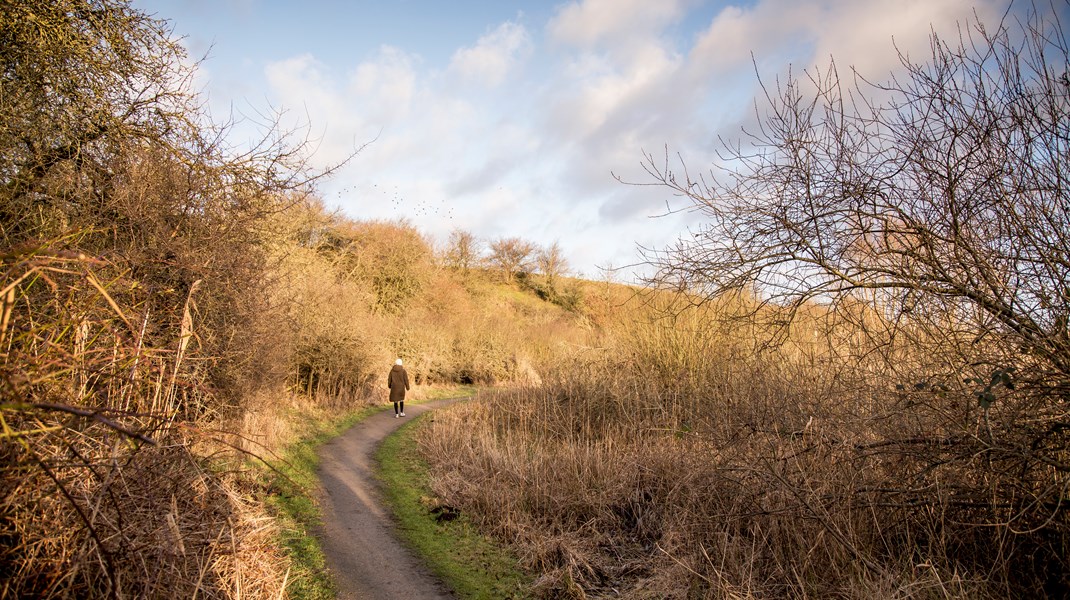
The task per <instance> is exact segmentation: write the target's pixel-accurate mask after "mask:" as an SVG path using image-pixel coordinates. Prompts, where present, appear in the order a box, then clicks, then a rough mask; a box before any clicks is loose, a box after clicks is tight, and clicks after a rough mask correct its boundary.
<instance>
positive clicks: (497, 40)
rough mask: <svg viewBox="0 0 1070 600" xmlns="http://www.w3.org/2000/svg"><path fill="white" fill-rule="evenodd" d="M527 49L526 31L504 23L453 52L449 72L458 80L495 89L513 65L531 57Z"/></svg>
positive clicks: (527, 38)
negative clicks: (473, 44)
mask: <svg viewBox="0 0 1070 600" xmlns="http://www.w3.org/2000/svg"><path fill="white" fill-rule="evenodd" d="M531 50H532V42H531V36H529V35H528V32H527V29H525V28H524V27H523V26H522V25H519V24H517V23H513V22H506V23H502V24H501V25H499V26H498V28H497V29H495V30H494V31H491V32H490V33H488V34H486V35H484V36H483V37H481V38H479V41H478V42H476V45H475V46H471V47H467V48H461V49H459V50H457V51H456V52H454V53H453V58H452V59H451V60H450V67H449V70H450V71H451V72H453V73H456V74H457V75H459V76H460V77H461V78H462V79H465V80H468V81H477V82H480V83H483V84H485V85H487V86H496V85H499V84H500V83H501V82H502V81H504V80H505V78H506V76H508V75H509V72H510V70H511V69H512V68H513V67H514V66H515V65H516V64H517V63H519V62H521V61H522V60H524V59H525V58H527V57H528V56H529V55H530V54H531Z"/></svg>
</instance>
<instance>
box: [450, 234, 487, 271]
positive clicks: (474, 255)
mask: <svg viewBox="0 0 1070 600" xmlns="http://www.w3.org/2000/svg"><path fill="white" fill-rule="evenodd" d="M446 244H447V245H446V255H445V257H444V258H445V262H446V266H447V267H449V268H451V269H454V270H457V271H460V272H461V273H463V274H466V275H467V274H468V271H469V270H470V269H471V268H472V267H474V266H476V264H477V263H478V262H479V255H480V248H479V240H477V239H476V236H475V235H473V234H472V232H470V231H465V230H463V229H454V230H453V231H451V232H450V239H449V241H448V242H447V243H446Z"/></svg>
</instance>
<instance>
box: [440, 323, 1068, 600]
mask: <svg viewBox="0 0 1070 600" xmlns="http://www.w3.org/2000/svg"><path fill="white" fill-rule="evenodd" d="M735 308H739V307H738V306H737V307H720V308H710V307H707V308H706V309H700V310H698V311H684V312H682V313H677V314H676V317H675V319H674V320H671V321H669V322H666V321H664V320H661V321H646V320H643V319H638V320H636V321H635V322H631V323H627V324H625V327H623V328H622V329H620V330H618V331H617V332H616V333H615V337H616V340H617V342H616V343H615V344H614V345H613V346H612V347H608V348H606V350H605V351H587V352H585V353H578V354H576V355H574V356H572V357H571V359H570V360H568V361H566V363H565V364H562V365H560V367H559V368H558V369H556V370H555V371H553V372H552V373H547V374H544V383H543V385H541V386H537V387H528V388H522V389H515V390H510V391H501V392H497V393H493V394H486V395H484V396H482V397H480V398H479V399H478V400H477V401H475V402H472V403H469V404H467V405H462V406H458V407H456V408H454V409H452V410H451V411H449V412H448V413H446V414H444V415H442V416H440V417H438V418H436V419H435V421H434V422H433V423H432V424H431V425H430V426H429V427H428V429H427V431H426V432H425V434H424V435H423V437H422V444H423V446H424V450H425V454H426V456H427V457H428V459H429V460H430V461H431V462H432V463H433V465H434V468H433V469H432V471H433V472H435V473H438V476H437V479H436V481H435V484H434V485H435V487H436V489H437V492H438V493H439V494H441V495H442V496H443V497H444V498H445V499H446V501H447V502H450V503H451V504H454V505H456V506H458V507H461V508H462V510H465V511H467V512H468V513H469V514H471V515H473V516H475V517H476V518H477V519H479V520H480V521H481V524H482V525H483V526H484V527H485V528H487V530H488V531H491V532H494V533H495V534H497V535H499V536H501V537H502V538H503V539H506V540H515V542H516V543H517V545H518V546H519V549H520V552H521V556H522V557H523V559H524V562H525V564H526V565H527V566H528V567H529V568H531V569H532V570H533V571H535V572H537V573H540V574H541V575H542V577H541V579H540V590H541V591H542V592H543V595H544V596H546V597H574V598H595V597H606V598H609V597H621V596H623V597H636V598H639V597H651V596H653V597H663V598H782V597H800V598H805V597H820V598H825V597H843V598H872V597H899V598H936V597H940V598H945V597H957V598H997V597H1007V596H1014V597H1031V596H1037V595H1045V594H1051V593H1055V591H1056V590H1065V589H1066V585H1067V583H1068V582H1067V581H1066V573H1067V572H1070V571H1068V569H1067V563H1066V558H1065V557H1066V556H1067V554H1066V550H1067V548H1066V543H1067V537H1066V535H1067V527H1066V525H1067V522H1066V516H1065V512H1064V511H1061V510H1060V509H1059V507H1058V506H1057V505H1056V504H1057V501H1056V503H1052V504H1045V503H1050V502H1051V499H1052V498H1053V497H1054V498H1057V497H1058V496H1057V494H1058V489H1060V487H1061V486H1065V485H1066V482H1065V480H1064V479H1063V478H1061V477H1060V476H1059V475H1058V473H1057V472H1056V471H1055V470H1046V469H1045V468H1043V465H1042V464H1041V465H1039V466H1038V463H1036V462H1028V461H1026V460H1024V459H1023V457H1022V456H1021V455H1017V454H1015V453H1013V452H1010V451H1009V450H1006V449H1008V448H1012V447H1013V445H1012V444H1011V442H1010V441H1009V440H1010V439H1011V438H1014V437H1015V436H1019V435H1023V434H1022V432H1023V430H1024V429H1028V428H1030V427H1032V426H1033V425H1034V420H1038V421H1045V420H1046V422H1047V423H1049V424H1050V423H1051V422H1057V420H1058V419H1059V418H1062V417H1060V416H1059V415H1057V414H1045V413H1043V412H1030V411H1032V410H1033V409H1034V408H1035V407H1036V403H1035V402H1034V401H1033V400H1032V399H1030V398H1028V397H1027V396H1026V395H1023V396H1022V397H1014V396H1009V397H1006V398H1003V399H1002V404H1001V406H999V407H997V408H994V409H993V410H992V411H990V412H986V413H985V415H983V416H982V415H980V414H979V413H978V411H977V410H976V407H975V397H974V396H973V392H972V391H971V390H970V389H967V388H966V386H964V385H963V384H962V382H961V381H960V382H959V385H958V386H953V385H951V384H952V383H953V382H948V385H944V384H942V383H941V384H939V385H935V384H932V383H924V382H916V383H912V384H909V385H906V384H900V383H897V382H899V381H903V382H907V381H910V380H909V379H900V376H901V375H903V376H905V375H904V374H913V375H916V374H917V373H918V372H920V370H922V369H924V368H926V367H927V366H931V363H932V362H934V361H933V359H932V357H929V356H924V355H920V356H919V355H913V356H912V353H911V351H910V349H909V348H905V347H883V348H882V349H881V350H880V352H883V353H884V354H885V355H886V356H895V357H896V358H897V361H898V362H897V369H895V370H893V369H889V368H887V367H885V368H883V369H881V370H880V374H881V375H883V378H881V379H880V380H875V379H874V374H875V372H877V370H878V369H879V366H880V362H881V361H880V360H877V359H875V358H874V355H875V351H874V350H873V347H872V343H871V341H872V340H871V338H872V334H871V333H862V332H858V331H857V330H854V333H852V329H850V328H849V327H848V326H849V323H847V322H844V321H842V320H841V321H839V322H838V323H837V319H836V317H835V315H832V314H830V313H828V312H827V311H821V310H817V309H816V308H815V309H814V310H813V313H812V314H811V315H809V316H808V317H807V318H805V319H801V320H799V321H798V322H797V327H796V328H795V329H794V331H792V332H791V333H790V334H789V335H788V336H787V338H786V339H783V340H781V341H782V344H781V345H780V346H779V347H777V348H771V347H762V346H761V345H759V344H757V343H756V341H757V340H759V339H762V336H760V335H759V333H760V332H755V331H753V330H748V328H747V326H746V324H743V325H740V324H739V323H738V322H736V321H733V320H729V321H725V320H721V319H718V318H717V316H718V313H717V311H725V310H727V311H729V312H734V309H735ZM703 310H710V311H712V312H707V313H705V314H704V313H703ZM658 312H659V313H660V311H658ZM720 314H724V313H723V312H722V313H720ZM911 357H912V359H911ZM882 360H883V359H882ZM1023 415H1029V417H1030V418H1029V419H1024V418H1023ZM1052 419H1055V420H1056V421H1052ZM985 427H991V428H992V432H991V435H992V436H993V437H992V439H991V440H990V439H988V438H987V436H988V435H989V433H988V432H987V431H985ZM982 434H983V435H982ZM992 440H1001V441H999V443H998V444H997V442H993V441H992ZM999 448H1002V449H1003V450H1000V449H999ZM1043 451H1044V452H1051V450H1049V449H1048V448H1047V447H1045V448H1044V449H1043ZM1053 489H1054V490H1055V491H1054V492H1053V491H1052V490H1053ZM1053 493H1054V494H1056V495H1055V496H1053V495H1052V494H1053Z"/></svg>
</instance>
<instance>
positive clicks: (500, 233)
mask: <svg viewBox="0 0 1070 600" xmlns="http://www.w3.org/2000/svg"><path fill="white" fill-rule="evenodd" d="M133 5H134V6H135V7H136V8H138V9H141V10H144V11H146V12H149V13H152V14H155V15H156V16H157V17H159V18H163V19H167V20H169V21H170V22H171V24H172V26H173V27H174V32H175V35H177V36H183V37H184V44H185V45H186V47H187V49H188V50H189V53H190V55H191V57H193V58H200V57H206V60H205V61H204V62H203V63H202V64H201V65H200V68H199V75H198V80H197V85H198V87H199V89H201V90H202V92H203V93H204V94H205V95H206V96H207V98H208V101H209V105H210V106H211V108H212V111H213V114H214V115H215V117H216V119H217V120H222V119H224V118H227V117H228V116H229V115H230V114H233V115H234V116H236V117H238V118H242V117H245V118H246V121H245V122H244V124H243V125H241V126H240V127H238V128H237V129H236V130H235V131H236V132H239V133H240V132H243V131H244V132H248V131H249V130H250V129H251V128H254V127H255V124H256V123H257V121H258V120H260V118H259V117H258V116H257V115H260V114H264V113H266V112H269V111H271V110H273V109H274V110H283V111H285V116H284V120H285V121H286V123H287V124H289V125H293V126H296V127H304V128H307V133H308V135H309V136H310V137H311V138H313V139H314V140H315V141H316V153H315V155H314V156H313V160H314V161H315V162H317V163H319V164H323V165H326V164H329V163H332V162H335V161H337V160H339V159H341V158H342V157H344V156H346V155H347V154H348V153H350V152H351V151H352V150H353V149H354V148H356V147H359V146H361V145H363V144H365V143H367V142H372V143H371V144H369V145H368V146H367V147H365V148H364V150H363V151H362V152H361V153H360V154H359V155H358V156H357V157H355V158H354V159H353V160H352V161H351V162H350V163H349V164H348V165H347V166H346V167H345V168H344V169H342V170H341V171H340V172H339V173H338V174H337V175H336V176H335V177H334V178H332V179H331V180H330V181H327V182H325V183H323V184H322V185H321V186H320V188H319V193H320V195H321V196H322V197H323V198H324V200H325V202H326V203H327V205H328V206H330V207H332V208H338V209H340V210H342V211H343V212H344V213H345V214H346V215H347V216H349V217H352V218H355V219H387V220H392V219H406V220H408V221H409V222H411V223H412V224H414V225H415V226H417V227H418V228H419V229H420V230H421V231H423V232H424V233H425V234H427V235H428V237H429V238H431V240H432V241H434V242H436V243H443V242H444V241H445V240H446V238H447V236H448V235H449V232H450V231H451V230H452V229H454V228H460V229H465V230H467V231H470V232H472V233H474V234H475V235H476V236H477V237H478V238H480V239H482V240H485V241H489V240H493V239H497V238H501V237H520V238H523V239H526V240H529V241H532V242H535V243H537V244H539V245H541V246H544V247H545V246H548V245H549V244H551V243H553V242H555V241H556V242H558V243H560V245H561V247H562V249H563V250H564V253H565V255H566V257H567V258H568V260H569V263H570V265H571V267H572V269H573V270H574V271H575V272H576V273H578V274H581V275H585V276H587V277H591V278H598V277H600V276H601V274H600V268H602V267H618V268H620V267H624V266H626V265H629V264H632V263H635V262H636V261H637V260H638V258H639V257H638V253H637V247H638V246H640V245H642V246H646V247H653V248H660V247H664V246H666V245H668V244H671V243H672V242H673V241H674V240H675V239H676V238H677V237H678V236H680V235H682V234H684V233H686V230H687V228H688V227H689V226H693V225H694V224H695V222H694V219H695V218H696V216H695V215H694V214H692V213H687V212H682V213H677V214H673V215H670V216H661V217H659V216H658V215H662V214H663V213H665V211H666V207H667V206H669V207H676V206H677V205H676V204H674V203H677V202H679V200H678V199H674V198H673V197H672V196H671V195H669V194H668V193H667V192H666V191H664V190H661V189H658V188H653V187H636V186H626V185H623V184H621V183H619V182H618V181H617V180H616V179H615V178H614V174H616V175H618V176H620V177H622V178H624V179H626V180H633V181H638V182H643V181H648V179H646V178H645V177H644V176H643V173H642V170H641V169H640V161H641V159H642V152H643V151H644V150H646V151H653V152H655V153H661V152H662V151H663V149H664V148H665V147H668V148H669V150H670V152H673V153H675V152H680V153H682V154H683V156H684V157H685V158H686V160H687V162H688V164H689V166H691V167H692V168H694V169H696V170H702V169H703V168H704V166H706V165H709V164H710V163H711V162H712V161H713V160H715V156H716V154H715V152H716V150H717V148H718V147H719V146H718V142H717V139H718V136H724V137H726V138H729V139H733V138H738V137H739V136H740V128H741V126H742V124H743V123H745V122H747V121H748V120H749V119H752V118H753V113H754V104H753V103H754V100H753V98H754V95H755V93H756V91H757V89H758V88H757V86H758V81H757V79H756V76H755V70H756V69H757V71H758V73H760V74H761V76H762V77H763V78H765V79H767V80H770V81H771V80H773V79H774V78H775V77H777V76H781V77H782V76H783V75H785V74H786V73H787V70H788V68H789V66H790V67H791V68H792V70H793V71H794V72H796V73H798V72H799V71H800V70H801V69H804V68H811V67H812V66H813V65H815V64H817V65H822V66H825V65H827V64H828V60H829V58H830V57H835V59H836V62H837V66H838V67H839V69H840V72H841V74H842V73H846V72H848V71H847V67H851V66H853V67H855V68H857V69H858V70H859V71H860V72H861V73H863V74H865V75H867V76H868V77H870V78H872V79H876V80H881V79H886V78H887V77H888V75H889V74H890V73H891V72H892V71H893V70H894V69H895V68H896V67H897V66H898V59H897V56H896V48H899V49H900V50H902V51H904V52H907V53H908V54H909V55H910V56H912V57H917V58H918V59H919V60H921V59H924V58H925V56H926V54H927V52H928V47H929V34H930V31H931V30H932V29H935V30H936V31H937V32H941V33H944V34H949V33H953V32H954V31H955V29H956V27H957V24H959V23H963V22H965V20H966V19H968V18H970V17H971V16H972V15H973V14H974V11H976V14H977V15H978V16H979V17H980V19H981V20H982V21H984V22H986V23H989V24H993V23H996V22H998V20H999V18H1000V17H1001V16H1002V15H1003V14H1004V12H1005V10H1006V8H1007V3H1006V1H1004V0H1000V1H994V0H752V1H749V2H736V3H732V2H725V1H721V0H576V1H571V2H555V1H546V2H538V1H534V0H529V1H523V2H515V1H507V0H501V1H491V0H486V1H478V0H452V1H432V0H398V1H393V2H387V1H380V2H370V1H354V2H343V1H331V2H317V1H315V0H306V1H303V2H297V1H294V2H284V1H281V0H171V1H167V0H134V1H133ZM1015 8H1016V9H1017V8H1018V5H1017V4H1016V5H1015ZM1022 8H1023V9H1024V8H1027V7H1026V6H1025V5H1024V3H1023V4H1022ZM893 40H894V45H893ZM373 140H374V141H373ZM629 272H630V271H629V270H627V269H625V270H624V271H623V272H622V274H621V275H619V276H618V279H621V280H625V281H626V280H628V279H629V278H630V276H629V275H628V273H629Z"/></svg>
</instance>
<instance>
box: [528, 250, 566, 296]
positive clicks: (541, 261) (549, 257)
mask: <svg viewBox="0 0 1070 600" xmlns="http://www.w3.org/2000/svg"><path fill="white" fill-rule="evenodd" d="M535 262H536V264H537V265H538V267H539V271H541V272H542V274H543V276H544V277H546V285H547V287H549V288H550V291H551V293H552V292H554V291H555V290H556V288H555V286H556V284H557V278H558V277H561V276H563V275H564V274H565V273H567V272H568V261H567V260H566V259H565V256H564V254H562V253H561V244H559V243H557V242H556V241H555V242H554V243H553V244H550V246H549V247H547V248H543V249H542V250H539V255H538V257H536V259H535Z"/></svg>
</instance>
